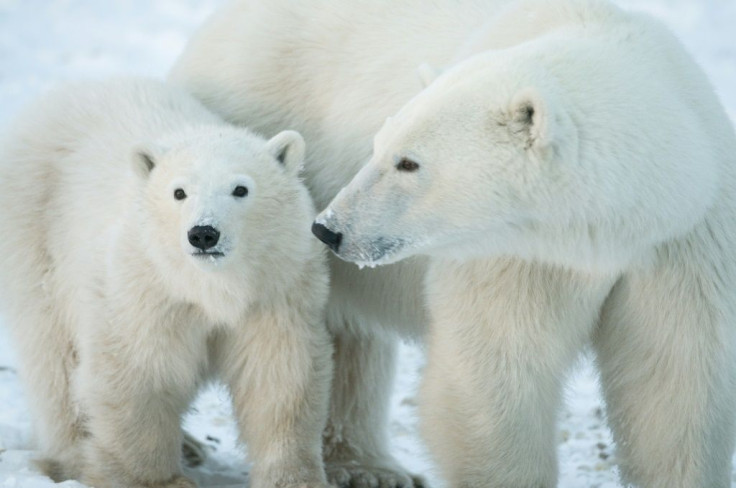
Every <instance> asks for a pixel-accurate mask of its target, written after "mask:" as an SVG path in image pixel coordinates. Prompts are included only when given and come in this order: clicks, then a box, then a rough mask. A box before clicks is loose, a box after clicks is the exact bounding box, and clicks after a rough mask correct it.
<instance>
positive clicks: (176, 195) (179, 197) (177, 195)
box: [174, 188, 187, 200]
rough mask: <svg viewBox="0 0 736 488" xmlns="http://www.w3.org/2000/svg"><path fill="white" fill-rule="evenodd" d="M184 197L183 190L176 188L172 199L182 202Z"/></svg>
mask: <svg viewBox="0 0 736 488" xmlns="http://www.w3.org/2000/svg"><path fill="white" fill-rule="evenodd" d="M186 197H187V194H186V193H184V190H182V189H181V188H177V189H176V190H174V198H176V199H177V200H184V199H185V198H186Z"/></svg>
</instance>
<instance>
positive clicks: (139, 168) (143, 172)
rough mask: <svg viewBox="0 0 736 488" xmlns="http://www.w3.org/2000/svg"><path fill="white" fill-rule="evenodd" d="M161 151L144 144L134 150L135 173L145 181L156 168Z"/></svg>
mask: <svg viewBox="0 0 736 488" xmlns="http://www.w3.org/2000/svg"><path fill="white" fill-rule="evenodd" d="M159 153H160V151H159V149H158V148H156V147H154V146H153V145H150V144H143V145H140V146H138V147H136V148H135V149H134V150H133V161H132V164H133V172H134V173H135V174H136V175H138V176H139V177H141V178H143V179H147V178H148V176H149V175H150V174H151V171H153V168H155V167H156V161H157V160H158V157H159Z"/></svg>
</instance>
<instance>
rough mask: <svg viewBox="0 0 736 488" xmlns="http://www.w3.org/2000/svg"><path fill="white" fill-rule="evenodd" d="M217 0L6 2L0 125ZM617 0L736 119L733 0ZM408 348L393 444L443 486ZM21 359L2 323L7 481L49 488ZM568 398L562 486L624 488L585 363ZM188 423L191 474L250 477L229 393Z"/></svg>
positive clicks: (135, 64) (203, 403)
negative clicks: (35, 455) (195, 456)
mask: <svg viewBox="0 0 736 488" xmlns="http://www.w3.org/2000/svg"><path fill="white" fill-rule="evenodd" d="M335 1H340V0H335ZM220 3H222V0H102V1H100V0H0V130H2V127H3V126H4V125H5V124H6V123H8V122H9V121H10V120H11V118H12V116H13V115H14V114H15V112H16V111H17V110H18V109H19V108H20V107H21V106H22V105H23V104H24V103H25V102H27V101H29V100H30V99H32V98H33V97H35V96H36V95H37V94H38V93H39V92H41V91H42V90H43V89H45V88H47V87H48V86H50V85H52V84H53V83H56V82H58V81H60V80H67V79H76V78H102V77H106V76H109V75H117V74H142V75H152V76H158V77H162V76H163V75H164V74H165V73H166V72H167V70H168V68H169V66H170V64H171V63H172V61H173V60H174V59H175V57H176V56H177V54H178V53H179V52H180V51H181V50H182V49H183V47H184V44H185V42H186V39H187V37H188V36H189V35H190V33H191V32H192V31H193V30H194V29H195V28H196V27H197V25H198V24H199V23H200V22H201V21H202V20H203V19H204V18H205V17H206V16H207V14H208V13H209V12H211V11H212V10H213V9H214V8H216V7H217V5H219V4H220ZM620 3H621V4H623V5H625V6H627V7H631V8H635V9H640V10H644V11H647V12H649V13H651V14H653V15H655V16H657V17H659V18H661V19H662V20H663V21H664V22H665V23H666V24H668V25H669V26H670V27H671V28H672V29H673V30H674V31H675V32H676V33H677V34H678V35H679V36H680V37H681V39H682V41H683V42H684V43H685V45H686V46H687V47H688V48H689V49H690V51H691V52H692V53H693V55H694V56H695V57H696V58H697V59H698V60H699V61H700V63H701V64H702V65H703V66H704V68H705V69H706V71H707V73H708V75H709V76H710V77H711V80H712V81H713V84H714V86H715V87H716V90H717V91H718V93H719V94H720V96H721V99H722V100H723V102H724V104H725V105H726V108H727V110H728V112H729V114H730V116H731V118H732V120H736V34H735V33H734V30H733V29H734V26H736V2H734V0H702V1H697V2H696V1H693V0H620ZM401 353H402V354H401V360H400V364H399V375H398V379H397V383H396V389H395V393H394V395H393V398H392V406H393V410H392V415H391V441H392V446H393V449H394V453H395V454H396V456H397V457H398V458H399V459H400V460H401V461H402V462H403V463H404V464H405V465H406V466H408V467H409V468H411V469H413V470H414V471H416V472H419V473H425V474H427V475H428V477H429V479H430V481H431V482H432V483H433V485H435V486H437V485H439V484H440V481H439V480H438V479H437V477H436V475H435V474H434V473H433V470H432V465H431V462H430V461H429V460H428V457H427V454H426V451H425V450H424V448H423V447H422V445H421V442H420V440H419V438H418V435H417V428H416V413H415V401H414V394H415V391H416V387H417V383H418V381H419V376H420V373H421V369H422V365H423V357H422V353H421V350H420V349H419V348H418V347H416V346H410V345H406V346H403V347H402V351H401ZM15 364H16V361H15V358H14V351H13V347H12V344H10V343H9V340H8V338H7V333H6V332H5V331H4V330H3V329H2V328H1V327H0V488H2V487H7V488H12V487H19V488H24V487H28V488H43V487H47V486H50V485H51V481H50V480H49V479H48V478H45V477H43V476H42V475H40V474H39V473H38V472H37V471H36V470H35V469H34V468H33V467H32V465H31V463H30V459H31V457H32V451H31V449H32V445H31V440H30V420H29V418H28V409H27V406H26V403H25V402H26V400H25V398H24V396H23V392H22V387H21V385H20V384H19V381H18V378H17V374H16V372H15V369H14V367H15ZM567 398H568V401H567V405H566V408H565V409H564V411H563V412H561V414H560V434H559V459H560V487H562V488H596V487H597V488H614V487H618V486H619V483H618V481H617V474H616V471H615V468H614V467H613V466H614V460H613V449H612V441H611V436H610V433H609V431H608V429H607V428H606V427H605V420H604V412H603V404H602V401H601V399H600V395H599V393H598V386H597V380H596V376H595V373H594V372H593V370H592V368H591V366H590V363H589V361H586V360H583V361H581V364H580V367H579V368H578V369H577V370H576V371H575V373H574V374H573V376H572V378H571V381H570V386H569V388H568V395H567ZM186 426H187V429H188V430H189V431H190V432H192V433H193V434H194V435H195V436H196V437H198V438H199V439H200V440H202V441H203V442H205V443H206V444H207V445H208V446H209V451H210V457H209V459H208V461H207V463H206V464H205V465H204V466H203V467H201V468H198V469H196V470H194V471H192V472H190V473H189V474H190V475H191V476H193V477H195V478H196V479H197V480H198V481H199V482H200V484H201V485H202V486H229V485H232V486H235V485H242V484H243V482H244V481H245V480H247V471H248V465H247V463H246V462H245V460H244V459H245V457H244V453H245V450H244V449H243V448H242V447H239V446H238V445H237V443H236V440H235V429H234V425H233V421H232V417H231V415H230V411H229V406H228V399H227V394H226V393H225V392H224V391H223V390H221V389H218V388H212V389H210V390H207V391H206V392H204V393H203V394H202V395H201V396H200V398H199V399H198V401H197V402H196V404H195V406H194V408H193V410H192V413H191V414H190V415H189V416H188V418H187V420H186ZM733 479H734V480H736V475H735V476H734V478H733ZM64 484H65V485H68V486H70V487H71V486H77V485H79V484H78V483H76V482H73V481H69V482H65V483H64ZM79 486H81V485H79ZM734 486H736V484H734Z"/></svg>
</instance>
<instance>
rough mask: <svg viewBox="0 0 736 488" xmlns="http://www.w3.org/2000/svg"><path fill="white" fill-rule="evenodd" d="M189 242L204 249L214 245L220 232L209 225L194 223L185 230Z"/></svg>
mask: <svg viewBox="0 0 736 488" xmlns="http://www.w3.org/2000/svg"><path fill="white" fill-rule="evenodd" d="M187 237H188V238H189V244H191V245H192V246H194V247H198V248H199V249H201V250H203V251H206V250H207V249H209V248H211V247H214V246H215V245H216V244H217V241H218V240H219V239H220V232H219V231H218V230H217V229H215V228H214V227H212V226H211V225H196V226H194V227H192V228H191V229H189V232H187Z"/></svg>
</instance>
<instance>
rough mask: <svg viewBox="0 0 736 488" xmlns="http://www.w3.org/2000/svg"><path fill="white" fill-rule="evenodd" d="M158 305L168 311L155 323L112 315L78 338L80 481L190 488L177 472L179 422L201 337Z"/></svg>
mask: <svg viewBox="0 0 736 488" xmlns="http://www.w3.org/2000/svg"><path fill="white" fill-rule="evenodd" d="M160 310H163V311H164V312H166V313H167V314H168V315H167V316H166V317H159V318H160V320H154V319H149V320H141V319H140V318H138V319H137V320H138V321H137V322H133V320H136V318H135V317H132V316H130V315H129V314H126V315H118V317H116V319H115V320H114V321H113V323H109V324H104V325H103V326H101V327H100V328H99V329H97V330H95V331H94V332H92V333H91V334H90V337H85V338H84V340H83V341H82V348H81V349H82V350H81V362H80V376H79V383H78V385H77V387H78V388H77V389H78V393H79V397H80V398H81V401H82V404H83V406H84V409H85V412H86V414H87V415H88V423H87V425H88V430H89V438H88V439H86V443H85V446H84V454H85V462H84V464H85V467H84V469H83V476H82V479H81V481H83V482H84V483H85V484H88V485H90V486H95V487H98V488H99V487H147V488H189V487H194V486H196V485H195V483H194V482H192V481H190V480H188V479H187V478H184V477H183V476H182V475H181V468H180V460H181V445H182V440H183V437H182V430H181V425H180V424H181V417H182V415H183V414H184V412H185V411H186V408H187V407H188V405H189V403H190V402H191V400H192V399H193V396H194V395H195V393H196V390H197V387H198V384H199V382H200V377H199V376H200V374H201V371H203V365H204V361H205V359H206V340H205V339H206V338H205V337H204V335H203V332H202V331H200V330H197V328H194V327H186V324H187V323H188V322H189V321H187V320H186V317H184V316H181V315H180V314H178V313H176V312H175V311H172V308H171V307H163V308H161V309H160ZM154 316H155V315H153V314H152V315H151V317H154ZM126 321H127V323H126Z"/></svg>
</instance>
